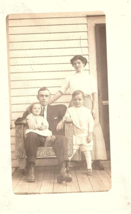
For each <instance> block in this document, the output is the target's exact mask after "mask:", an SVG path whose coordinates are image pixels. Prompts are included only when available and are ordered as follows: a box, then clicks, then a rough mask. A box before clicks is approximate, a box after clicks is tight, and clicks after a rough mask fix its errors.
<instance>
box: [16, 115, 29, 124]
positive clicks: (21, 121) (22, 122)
mask: <svg viewBox="0 0 131 214" xmlns="http://www.w3.org/2000/svg"><path fill="white" fill-rule="evenodd" d="M14 123H15V125H26V124H27V123H26V119H25V118H23V117H19V118H18V119H17V120H16V121H15V122H14Z"/></svg>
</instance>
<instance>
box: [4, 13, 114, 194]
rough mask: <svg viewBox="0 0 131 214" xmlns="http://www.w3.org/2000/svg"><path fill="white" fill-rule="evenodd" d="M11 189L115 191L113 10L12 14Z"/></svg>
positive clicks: (9, 27) (17, 191)
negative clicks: (109, 34)
mask: <svg viewBox="0 0 131 214" xmlns="http://www.w3.org/2000/svg"><path fill="white" fill-rule="evenodd" d="M6 25H7V48H8V70H9V96H10V139H11V140H10V146H11V164H12V191H13V192H14V194H17V195H22V194H23V195H24V194H45V193H46V194H47V193H50V194H54V193H74V192H75V193H82V192H107V191H109V190H110V189H111V153H110V127H109V100H108V68H107V45H106V15H105V14H104V13H103V12H99V11H98V12H97V11H94V12H72V13H43V14H36V13H34V14H33V13H32V14H31V13H30V14H10V15H8V16H7V19H6Z"/></svg>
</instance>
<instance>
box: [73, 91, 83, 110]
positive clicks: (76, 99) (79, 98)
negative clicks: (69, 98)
mask: <svg viewBox="0 0 131 214" xmlns="http://www.w3.org/2000/svg"><path fill="white" fill-rule="evenodd" d="M73 104H74V106H75V107H78V108H79V107H81V106H82V105H83V97H82V94H78V95H76V96H75V97H73Z"/></svg>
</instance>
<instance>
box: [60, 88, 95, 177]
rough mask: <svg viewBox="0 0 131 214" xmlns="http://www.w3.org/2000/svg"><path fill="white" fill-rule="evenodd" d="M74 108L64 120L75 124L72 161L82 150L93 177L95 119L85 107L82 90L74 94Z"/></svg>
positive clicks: (69, 110) (88, 172)
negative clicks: (92, 151) (92, 153)
mask: <svg viewBox="0 0 131 214" xmlns="http://www.w3.org/2000/svg"><path fill="white" fill-rule="evenodd" d="M72 100H73V104H74V106H73V107H70V108H68V109H67V112H66V114H65V116H64V118H63V123H64V122H72V123H73V132H74V134H73V154H72V156H71V157H70V158H69V159H70V160H71V159H72V157H73V156H74V154H75V153H76V151H77V150H78V149H79V148H80V150H81V151H82V152H83V153H84V155H85V158H86V163H87V174H88V175H92V164H91V152H90V151H91V150H92V149H93V141H92V134H93V127H94V122H93V117H92V114H91V111H90V110H89V109H87V108H86V107H84V106H83V100H84V93H83V92H82V91H80V90H77V91H74V92H73V94H72Z"/></svg>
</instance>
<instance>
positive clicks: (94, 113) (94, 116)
mask: <svg viewBox="0 0 131 214" xmlns="http://www.w3.org/2000/svg"><path fill="white" fill-rule="evenodd" d="M91 113H92V116H93V119H94V120H95V119H96V117H97V114H96V111H95V110H94V109H92V111H91Z"/></svg>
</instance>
